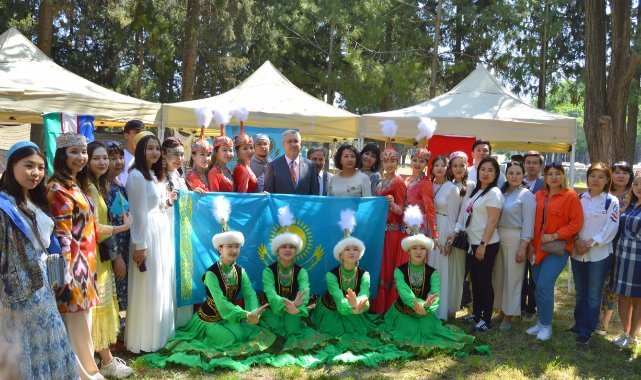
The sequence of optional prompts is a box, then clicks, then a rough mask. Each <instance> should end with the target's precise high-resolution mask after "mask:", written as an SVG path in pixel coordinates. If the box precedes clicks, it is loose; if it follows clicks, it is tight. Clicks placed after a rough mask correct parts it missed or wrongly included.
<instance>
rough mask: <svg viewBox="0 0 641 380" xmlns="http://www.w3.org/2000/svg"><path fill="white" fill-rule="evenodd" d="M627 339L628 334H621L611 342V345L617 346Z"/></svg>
mask: <svg viewBox="0 0 641 380" xmlns="http://www.w3.org/2000/svg"><path fill="white" fill-rule="evenodd" d="M627 337H628V334H626V333H621V335H619V336H617V337H616V338H614V340H612V343H614V344H616V345H617V346H618V345H619V344H621V342H623V340H624V339H625V338H627Z"/></svg>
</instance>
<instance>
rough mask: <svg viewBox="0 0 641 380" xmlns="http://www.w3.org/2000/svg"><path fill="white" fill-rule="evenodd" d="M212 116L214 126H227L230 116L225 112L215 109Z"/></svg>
mask: <svg viewBox="0 0 641 380" xmlns="http://www.w3.org/2000/svg"><path fill="white" fill-rule="evenodd" d="M212 113H213V114H214V121H215V122H216V125H227V124H228V123H229V119H230V118H231V116H230V115H229V112H228V111H227V110H221V109H215V110H213V111H212Z"/></svg>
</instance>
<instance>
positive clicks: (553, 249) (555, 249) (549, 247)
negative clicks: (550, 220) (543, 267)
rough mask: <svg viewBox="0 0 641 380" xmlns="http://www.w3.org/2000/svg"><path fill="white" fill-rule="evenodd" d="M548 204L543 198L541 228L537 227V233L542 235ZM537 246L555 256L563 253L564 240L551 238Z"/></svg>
mask: <svg viewBox="0 0 641 380" xmlns="http://www.w3.org/2000/svg"><path fill="white" fill-rule="evenodd" d="M547 205H548V199H547V198H546V199H545V203H543V220H542V221H541V228H540V229H539V235H540V236H542V235H543V229H544V228H545V219H546V215H547V213H546V209H547ZM539 248H540V249H541V251H543V252H546V253H549V254H552V255H556V256H563V255H564V254H565V240H553V241H548V242H547V243H542V244H541V245H540V246H539Z"/></svg>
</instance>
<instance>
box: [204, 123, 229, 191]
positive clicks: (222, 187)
mask: <svg viewBox="0 0 641 380" xmlns="http://www.w3.org/2000/svg"><path fill="white" fill-rule="evenodd" d="M220 129H221V135H220V136H218V137H216V138H215V139H214V160H213V161H212V166H211V170H209V174H208V175H207V179H208V180H209V191H215V192H221V193H229V192H232V191H234V179H233V177H232V174H231V172H230V171H229V168H228V167H227V163H229V161H231V159H232V158H233V157H234V140H232V139H231V138H229V137H227V136H225V129H224V127H221V128H220Z"/></svg>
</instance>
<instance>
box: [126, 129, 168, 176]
mask: <svg viewBox="0 0 641 380" xmlns="http://www.w3.org/2000/svg"><path fill="white" fill-rule="evenodd" d="M151 139H154V140H156V142H157V143H158V146H159V147H160V146H161V145H160V140H159V139H158V137H156V136H154V135H147V136H144V137H143V138H141V139H140V141H139V142H138V145H136V151H135V152H134V164H133V165H132V166H131V168H130V169H129V171H130V172H131V171H132V170H134V169H138V171H139V172H140V173H142V176H143V177H145V179H146V180H147V181H151V180H152V178H151V173H150V172H149V169H147V157H146V153H147V143H148V142H149V140H151ZM151 170H152V171H153V172H154V174H155V175H156V178H157V179H158V181H162V180H163V179H164V178H165V170H164V169H163V168H162V157H160V158H158V161H156V162H155V163H154V164H153V165H151Z"/></svg>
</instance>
